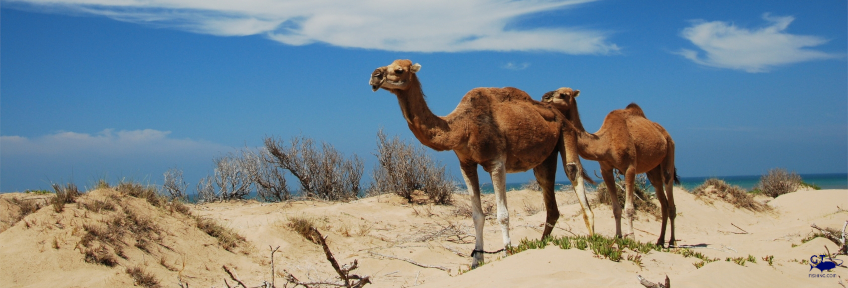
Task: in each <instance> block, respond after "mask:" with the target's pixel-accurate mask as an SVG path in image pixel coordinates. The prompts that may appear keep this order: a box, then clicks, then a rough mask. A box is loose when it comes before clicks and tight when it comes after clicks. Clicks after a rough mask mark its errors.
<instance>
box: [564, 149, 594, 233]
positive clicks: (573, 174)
mask: <svg viewBox="0 0 848 288" xmlns="http://www.w3.org/2000/svg"><path fill="white" fill-rule="evenodd" d="M563 135H564V136H563V141H562V144H563V145H562V146H561V147H560V149H559V150H560V155H562V166H563V168H565V176H568V180H569V181H571V186H572V187H573V189H574V194H577V199H579V200H580V207H581V208H583V209H582V211H583V221H584V222H585V223H586V229H587V230H589V235H595V213H593V212H592V207H590V206H589V199H588V198H586V187H585V186H584V185H583V175H585V173H583V163H581V162H580V156H579V155H578V154H577V137H576V136H574V135H573V134H572V133H568V132H565V133H563Z"/></svg>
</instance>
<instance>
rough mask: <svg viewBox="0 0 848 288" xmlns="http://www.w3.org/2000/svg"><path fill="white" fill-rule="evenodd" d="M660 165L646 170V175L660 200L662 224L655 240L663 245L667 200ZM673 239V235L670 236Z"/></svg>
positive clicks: (666, 220)
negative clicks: (658, 236)
mask: <svg viewBox="0 0 848 288" xmlns="http://www.w3.org/2000/svg"><path fill="white" fill-rule="evenodd" d="M662 168H663V167H662V165H661V166H657V167H656V168H654V169H653V170H651V171H648V173H646V175H647V176H648V181H650V182H651V185H652V186H654V190H655V191H656V195H657V199H659V200H660V210H661V211H662V226H661V228H660V238H659V239H658V240H657V246H664V245H665V229H666V224H667V222H668V216H669V215H668V200H667V199H666V197H665V193H664V191H663V185H665V181H664V180H663V169H662ZM672 239H673V236H672Z"/></svg>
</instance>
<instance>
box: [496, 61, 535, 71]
mask: <svg viewBox="0 0 848 288" xmlns="http://www.w3.org/2000/svg"><path fill="white" fill-rule="evenodd" d="M501 67H502V68H504V69H508V70H524V69H527V68H528V67H530V63H527V62H523V63H518V64H516V63H513V62H509V63H506V64H504V65H503V66H501Z"/></svg>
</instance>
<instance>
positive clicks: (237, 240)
mask: <svg viewBox="0 0 848 288" xmlns="http://www.w3.org/2000/svg"><path fill="white" fill-rule="evenodd" d="M196 220H197V228H199V229H200V230H201V231H203V232H205V233H206V234H208V235H209V236H212V237H215V238H216V239H218V244H220V245H221V247H223V248H224V249H226V250H227V251H230V252H233V250H234V249H235V248H236V247H238V246H239V245H240V244H242V243H244V242H245V241H246V239H245V238H244V237H243V236H241V235H239V234H238V233H236V232H235V231H233V230H232V229H230V228H227V227H224V226H221V225H220V224H218V222H215V220H212V219H209V218H199V217H198V218H196Z"/></svg>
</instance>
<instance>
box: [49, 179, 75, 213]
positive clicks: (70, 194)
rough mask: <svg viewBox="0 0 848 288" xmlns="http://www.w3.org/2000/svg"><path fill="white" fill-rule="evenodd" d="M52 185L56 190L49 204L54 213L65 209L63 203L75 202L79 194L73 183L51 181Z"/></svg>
mask: <svg viewBox="0 0 848 288" xmlns="http://www.w3.org/2000/svg"><path fill="white" fill-rule="evenodd" d="M52 186H53V190H54V191H56V197H55V198H53V200H52V201H51V202H52V203H51V204H52V205H53V210H54V211H56V213H62V211H63V210H65V204H69V203H74V202H76V199H77V197H79V196H80V192H79V189H77V185H76V184H74V183H68V184H65V186H62V185H59V184H56V183H53V185H52Z"/></svg>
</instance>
